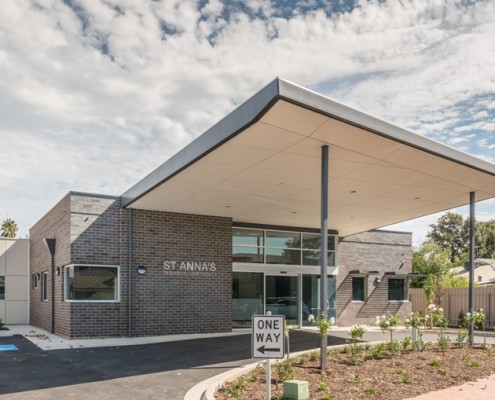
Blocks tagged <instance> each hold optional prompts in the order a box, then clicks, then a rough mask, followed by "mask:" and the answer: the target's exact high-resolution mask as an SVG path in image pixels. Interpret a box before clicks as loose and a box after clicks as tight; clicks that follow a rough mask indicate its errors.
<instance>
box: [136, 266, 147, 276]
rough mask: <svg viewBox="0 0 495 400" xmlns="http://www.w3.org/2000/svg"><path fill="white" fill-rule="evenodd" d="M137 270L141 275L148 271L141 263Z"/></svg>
mask: <svg viewBox="0 0 495 400" xmlns="http://www.w3.org/2000/svg"><path fill="white" fill-rule="evenodd" d="M136 271H137V273H138V274H139V275H144V274H145V273H146V267H143V266H142V265H140V266H139V267H137V268H136Z"/></svg>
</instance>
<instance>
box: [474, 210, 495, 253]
mask: <svg viewBox="0 0 495 400" xmlns="http://www.w3.org/2000/svg"><path fill="white" fill-rule="evenodd" d="M476 250H477V251H476V257H477V258H494V257H495V220H493V219H492V220H490V221H480V222H477V223H476Z"/></svg>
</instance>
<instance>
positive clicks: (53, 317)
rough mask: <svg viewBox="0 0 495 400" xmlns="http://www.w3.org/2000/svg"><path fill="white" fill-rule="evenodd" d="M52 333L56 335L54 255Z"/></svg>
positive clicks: (53, 272) (53, 256)
mask: <svg viewBox="0 0 495 400" xmlns="http://www.w3.org/2000/svg"><path fill="white" fill-rule="evenodd" d="M52 333H55V254H52Z"/></svg>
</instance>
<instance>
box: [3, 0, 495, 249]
mask: <svg viewBox="0 0 495 400" xmlns="http://www.w3.org/2000/svg"><path fill="white" fill-rule="evenodd" d="M494 37H495V2H494V1H466V0H462V1H459V0H428V1H427V0H424V1H422V0H414V1H413V0H411V1H407V0H404V1H401V2H398V1H364V0H359V1H349V0H338V1H323V0H313V1H311V0H306V1H299V0H292V1H290V0H285V1H268V0H247V1H240V0H232V1H228V2H220V1H214V0H211V1H206V0H201V1H188V0H180V1H178V0H177V1H176V0H168V1H151V0H150V1H144V0H142V1H138V0H119V1H114V0H65V1H61V0H37V1H29V0H23V1H17V0H3V1H2V2H0V76H1V77H2V79H0V144H1V146H0V168H1V171H2V173H1V175H0V194H1V197H0V219H1V220H3V219H4V218H7V217H11V218H13V219H15V220H16V221H17V222H18V224H19V227H20V231H19V234H20V236H25V235H26V234H27V233H28V230H29V228H30V227H31V226H32V225H33V224H34V223H35V222H36V221H37V220H38V219H39V218H41V217H42V216H43V214H44V213H46V212H47V211H48V210H49V209H50V208H51V207H52V206H53V205H54V204H55V203H56V202H57V201H58V200H59V199H60V198H61V197H62V196H63V195H64V194H66V193H67V192H68V191H69V190H74V191H85V192H97V193H107V194H116V195H118V194H121V193H122V192H124V191H125V190H126V189H127V188H129V187H130V186H132V185H133V184H134V183H135V182H137V181H138V180H139V179H141V178H142V177H143V176H144V175H146V174H147V173H148V172H150V171H151V170H153V169H154V168H156V167H157V166H158V165H160V164H161V163H163V162H164V161H165V160H166V159H167V158H168V157H170V156H171V155H173V154H174V153H176V152H177V151H178V150H180V149H181V148H182V147H184V146H185V145H186V144H187V143H189V142H190V141H191V140H193V139H194V138H195V137H197V136H198V135H200V134H201V133H202V132H204V131H205V130H206V129H207V128H208V127H209V126H211V125H213V124H214V123H215V122H216V121H218V120H219V119H220V118H222V117H223V116H224V115H226V114H227V113H229V112H230V111H231V110H232V109H233V108H235V106H236V105H238V104H240V103H241V102H242V101H244V100H245V99H247V98H248V97H249V96H251V95H252V94H253V93H255V92H256V91H257V90H259V89H260V88H261V87H263V86H264V85H266V84H267V83H268V82H270V81H271V80H272V79H273V78H274V77H276V76H279V77H282V78H284V79H288V80H290V81H292V82H295V83H297V84H300V85H302V86H305V87H308V88H311V89H314V90H316V91H318V92H320V93H323V94H325V95H327V96H329V97H331V98H333V99H335V100H338V101H340V102H343V103H345V104H347V105H350V106H352V107H355V108H357V109H360V110H363V111H365V112H367V113H369V114H372V115H374V116H377V117H380V118H383V119H385V120H388V121H390V122H392V123H395V124H397V125H399V126H402V127H405V128H408V129H411V130H413V131H415V132H417V133H419V134H422V135H425V136H428V137H430V138H432V139H435V140H437V141H440V142H442V143H444V144H447V145H450V146H453V147H455V148H458V149H461V150H463V151H466V152H468V153H470V154H473V155H475V156H477V157H480V158H483V159H485V160H488V161H490V162H495V134H494V131H495V118H494V117H495V95H494V94H495V40H493V38H494ZM455 211H457V212H461V213H463V214H464V215H466V213H467V209H465V208H462V209H459V210H455ZM477 217H478V218H479V219H491V218H495V202H494V201H487V202H483V203H479V205H478V213H477ZM436 218H438V215H436V216H430V217H425V218H422V219H420V220H417V221H412V222H409V223H406V224H402V225H400V226H398V227H397V228H398V229H403V230H411V231H413V232H414V237H415V243H419V242H420V241H421V240H422V238H423V237H424V235H425V233H426V231H427V230H428V224H430V223H433V222H434V221H435V219H436Z"/></svg>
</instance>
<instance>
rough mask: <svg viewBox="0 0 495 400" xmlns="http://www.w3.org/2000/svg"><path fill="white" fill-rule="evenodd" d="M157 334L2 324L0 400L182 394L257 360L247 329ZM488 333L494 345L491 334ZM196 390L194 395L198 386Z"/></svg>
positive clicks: (487, 398) (340, 338)
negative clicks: (66, 335)
mask: <svg viewBox="0 0 495 400" xmlns="http://www.w3.org/2000/svg"><path fill="white" fill-rule="evenodd" d="M407 335H410V331H406V330H404V331H400V332H397V333H396V338H397V339H400V338H402V337H404V336H407ZM346 336H347V329H336V330H334V331H332V332H331V334H330V336H329V344H330V345H340V344H343V343H345V338H346ZM435 338H436V335H435V334H432V335H431V336H430V335H429V334H427V333H425V340H434V339H435ZM387 339H388V336H387V335H384V334H382V333H381V332H379V331H377V330H375V329H370V330H369V331H368V332H367V333H366V336H365V340H366V341H382V340H387ZM159 340H160V338H156V337H154V338H131V339H130V338H112V339H85V340H66V339H61V338H59V337H56V336H54V335H51V334H49V333H48V332H46V331H42V330H39V329H38V328H33V327H30V326H24V327H19V326H18V327H13V329H12V330H10V331H0V345H1V344H7V345H15V346H17V348H18V350H17V351H0V400H7V399H9V400H20V399H22V400H24V399H33V400H48V399H60V398H64V399H72V398H74V399H76V398H78V399H80V398H84V399H89V400H91V399H95V400H96V399H98V400H101V399H103V400H107V399H108V400H128V399H129V400H131V399H137V398H139V399H150V400H154V399H166V400H182V399H184V396H185V395H186V392H188V391H189V390H190V389H191V388H192V387H194V386H195V385H197V384H198V382H203V381H205V380H208V379H210V380H212V381H213V382H214V381H215V379H214V378H213V377H215V376H216V375H218V374H220V373H225V372H227V371H230V370H232V369H234V368H237V367H240V366H244V365H248V364H251V363H253V361H254V360H253V359H251V358H250V354H251V351H250V348H251V335H250V331H244V332H235V333H227V334H222V335H197V336H188V335H185V336H177V337H173V338H172V337H170V336H168V337H162V338H161V340H162V341H159ZM476 340H477V341H481V340H482V339H481V338H480V337H477V338H476ZM488 340H489V342H490V343H491V344H495V338H494V337H490V338H489V339H488ZM33 342H34V343H36V345H35V344H34V343H33ZM318 345H319V339H318V336H317V335H316V334H315V333H314V332H308V331H300V330H297V331H292V332H291V352H298V351H303V350H311V349H316V348H318ZM210 383H211V382H210ZM204 390H205V389H203V391H204ZM199 392H200V394H199V395H198V396H197V397H196V398H197V399H198V400H199V398H200V397H199V396H201V393H202V391H201V390H200V391H199ZM494 392H495V377H491V378H490V379H485V380H482V381H479V382H477V383H467V384H465V385H462V386H460V387H458V388H450V389H447V390H446V391H440V392H435V393H430V394H426V395H422V396H419V397H417V398H415V400H442V399H446V398H447V396H449V398H451V397H452V396H453V395H454V396H455V398H456V399H463V400H470V399H475V398H476V400H493V399H495V394H494ZM444 393H445V394H444ZM441 396H444V397H441ZM449 400H450V399H449Z"/></svg>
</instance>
